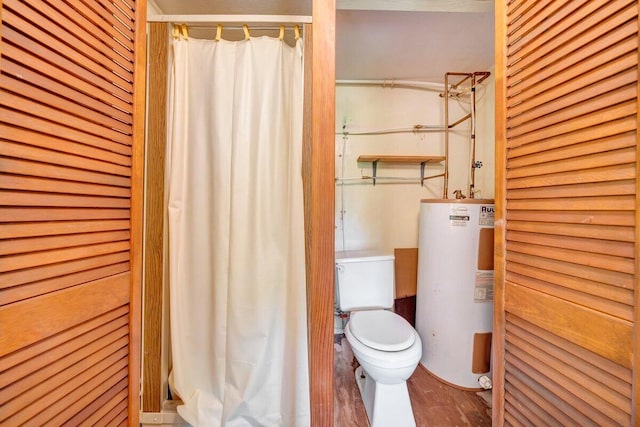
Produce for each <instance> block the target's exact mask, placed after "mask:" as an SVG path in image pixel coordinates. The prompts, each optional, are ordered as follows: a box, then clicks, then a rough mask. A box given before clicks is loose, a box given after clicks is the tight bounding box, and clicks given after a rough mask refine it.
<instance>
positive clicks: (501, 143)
mask: <svg viewBox="0 0 640 427" xmlns="http://www.w3.org/2000/svg"><path fill="white" fill-rule="evenodd" d="M505 9H506V4H505V2H504V1H497V2H495V11H494V13H495V21H494V22H495V36H494V37H495V54H494V55H495V196H494V199H495V200H494V201H495V226H494V271H493V274H494V298H493V344H492V352H493V354H492V360H493V368H492V370H493V384H494V386H493V390H494V391H493V395H492V405H491V406H492V410H491V411H492V414H491V415H492V423H493V424H494V425H500V423H499V420H502V419H503V418H504V327H505V318H504V278H505V268H506V263H505V262H506V259H505V232H506V230H505V221H506V206H505V197H506V194H505V191H506V181H505V180H506V158H505V153H506V151H505V150H506V124H507V117H506V112H507V109H506V105H505V102H506V93H507V92H506V86H505V82H506V76H505V73H504V70H505V65H506V62H505V61H506V58H505V49H504V40H505V38H506V34H505V29H506V22H505V13H506V10H505Z"/></svg>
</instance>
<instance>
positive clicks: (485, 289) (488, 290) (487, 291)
mask: <svg viewBox="0 0 640 427" xmlns="http://www.w3.org/2000/svg"><path fill="white" fill-rule="evenodd" d="M473 302H493V271H476V281H475V286H474V288H473Z"/></svg>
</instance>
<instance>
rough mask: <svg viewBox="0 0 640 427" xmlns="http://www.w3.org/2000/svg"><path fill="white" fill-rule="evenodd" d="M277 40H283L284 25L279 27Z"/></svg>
mask: <svg viewBox="0 0 640 427" xmlns="http://www.w3.org/2000/svg"><path fill="white" fill-rule="evenodd" d="M278 38H279V39H280V40H284V25H280V36H279V37H278Z"/></svg>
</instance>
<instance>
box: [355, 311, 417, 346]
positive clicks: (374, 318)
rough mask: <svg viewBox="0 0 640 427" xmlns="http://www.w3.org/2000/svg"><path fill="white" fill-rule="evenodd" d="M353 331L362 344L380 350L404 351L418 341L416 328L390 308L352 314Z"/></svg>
mask: <svg viewBox="0 0 640 427" xmlns="http://www.w3.org/2000/svg"><path fill="white" fill-rule="evenodd" d="M349 325H350V328H351V332H352V333H353V335H354V337H355V338H356V339H357V340H358V341H360V342H361V343H362V344H364V345H366V346H368V347H371V348H373V349H375V350H380V351H402V350H405V349H407V348H409V347H411V346H412V345H413V343H414V342H415V341H416V332H415V329H413V327H412V326H411V325H410V324H409V322H407V321H406V320H405V319H404V318H403V317H401V316H399V315H397V314H396V313H394V312H392V311H388V310H367V311H358V312H355V313H352V314H351V319H350V321H349Z"/></svg>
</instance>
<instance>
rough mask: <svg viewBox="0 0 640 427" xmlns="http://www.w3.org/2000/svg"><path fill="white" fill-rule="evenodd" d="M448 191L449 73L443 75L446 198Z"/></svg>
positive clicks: (443, 195)
mask: <svg viewBox="0 0 640 427" xmlns="http://www.w3.org/2000/svg"><path fill="white" fill-rule="evenodd" d="M448 193H449V73H445V75H444V193H443V194H442V198H443V199H447V198H448V197H447V194H448Z"/></svg>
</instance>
